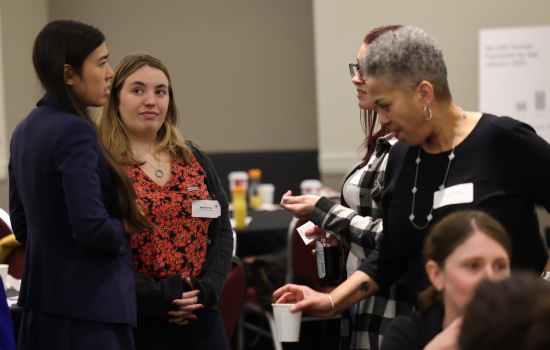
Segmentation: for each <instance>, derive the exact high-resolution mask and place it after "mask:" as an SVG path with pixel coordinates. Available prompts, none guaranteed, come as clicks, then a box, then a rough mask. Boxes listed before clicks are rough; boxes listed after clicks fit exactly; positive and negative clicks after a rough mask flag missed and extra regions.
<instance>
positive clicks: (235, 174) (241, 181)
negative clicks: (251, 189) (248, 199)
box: [227, 171, 248, 193]
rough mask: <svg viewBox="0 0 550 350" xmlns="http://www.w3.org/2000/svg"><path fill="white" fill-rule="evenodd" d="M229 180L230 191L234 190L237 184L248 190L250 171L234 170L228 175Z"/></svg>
mask: <svg viewBox="0 0 550 350" xmlns="http://www.w3.org/2000/svg"><path fill="white" fill-rule="evenodd" d="M227 179H228V180H229V191H231V192H233V189H234V188H235V187H236V186H240V187H243V188H244V191H245V193H246V190H247V189H248V173H247V172H246V171H232V172H230V173H229V174H228V175H227Z"/></svg>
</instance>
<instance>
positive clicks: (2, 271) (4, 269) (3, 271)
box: [0, 264, 9, 290]
mask: <svg viewBox="0 0 550 350" xmlns="http://www.w3.org/2000/svg"><path fill="white" fill-rule="evenodd" d="M8 267H9V265H8V264H0V277H2V282H3V283H4V290H7V289H8Z"/></svg>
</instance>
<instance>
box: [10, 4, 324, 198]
mask: <svg viewBox="0 0 550 350" xmlns="http://www.w3.org/2000/svg"><path fill="white" fill-rule="evenodd" d="M0 1H1V2H0V4H1V5H2V17H1V20H2V23H1V26H2V39H3V45H2V46H3V52H4V69H5V72H6V74H5V85H6V86H7V88H6V100H7V101H8V102H7V109H8V113H7V119H8V120H7V135H11V132H12V131H13V128H14V127H15V125H16V124H17V122H19V120H20V119H21V118H23V117H24V116H25V115H26V114H27V113H28V111H29V109H30V108H32V106H33V105H34V103H35V102H36V101H37V99H38V98H39V97H40V94H39V93H38V94H37V93H35V90H36V89H34V86H35V83H36V78H35V77H34V72H33V69H32V63H31V49H32V43H33V40H34V38H35V36H36V35H37V34H38V32H39V31H40V29H41V28H42V27H43V26H44V24H45V23H47V22H48V21H49V20H53V19H60V18H72V19H78V20H82V21H84V22H87V23H90V24H93V25H95V26H97V27H98V28H100V29H101V30H102V31H103V32H104V33H105V35H106V36H107V45H108V47H109V50H110V53H111V64H112V65H113V66H114V65H115V64H116V62H117V61H118V60H120V58H122V57H123V56H124V55H125V54H127V53H130V52H135V51H145V52H148V53H151V54H153V55H155V56H157V57H159V58H161V59H162V60H163V61H164V62H165V63H166V65H167V66H168V68H169V70H170V73H171V75H172V80H173V85H174V89H175V94H176V96H175V98H176V101H177V104H178V107H179V109H180V112H181V115H182V122H181V125H180V128H181V129H182V131H183V132H184V135H185V136H186V137H188V138H192V139H195V140H196V141H198V142H199V144H200V145H201V147H202V148H203V149H204V150H206V151H207V152H224V151H225V152H231V151H247V150H293V149H298V150H308V149H316V148H317V128H316V110H315V108H316V103H315V89H314V86H315V81H314V63H313V62H314V59H313V23H312V17H313V12H312V7H311V6H312V4H311V1H295V0H278V1H269V2H268V1H255V0H234V1H217V2H216V4H215V5H214V4H213V2H211V1H190V0H173V1H162V2H160V1H159V2H151V1H144V0H116V1H111V0H94V1H89V0H36V1H31V0H17V1H14V0H0ZM31 87H32V89H31ZM7 203H8V194H7V184H6V182H5V181H2V182H1V183H0V206H2V207H7Z"/></svg>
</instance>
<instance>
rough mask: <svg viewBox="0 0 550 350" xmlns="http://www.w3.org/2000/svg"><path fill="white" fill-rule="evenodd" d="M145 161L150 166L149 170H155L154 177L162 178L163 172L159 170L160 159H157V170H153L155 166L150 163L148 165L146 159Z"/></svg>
mask: <svg viewBox="0 0 550 350" xmlns="http://www.w3.org/2000/svg"><path fill="white" fill-rule="evenodd" d="M145 161H146V162H147V163H148V164H149V165H150V166H151V168H153V169H155V176H156V177H158V178H159V179H160V178H161V177H163V176H164V171H162V169H160V157H159V168H158V169H157V168H155V166H154V165H153V164H151V163H149V161H148V160H147V159H145Z"/></svg>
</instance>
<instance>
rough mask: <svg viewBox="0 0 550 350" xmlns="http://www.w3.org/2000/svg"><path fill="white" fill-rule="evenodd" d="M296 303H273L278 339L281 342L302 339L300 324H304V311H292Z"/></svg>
mask: <svg viewBox="0 0 550 350" xmlns="http://www.w3.org/2000/svg"><path fill="white" fill-rule="evenodd" d="M292 305H294V304H271V306H273V318H275V328H276V329H277V340H279V341H281V342H297V341H299V340H300V326H301V324H302V311H298V312H294V313H292V312H290V308H291V307H292Z"/></svg>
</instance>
